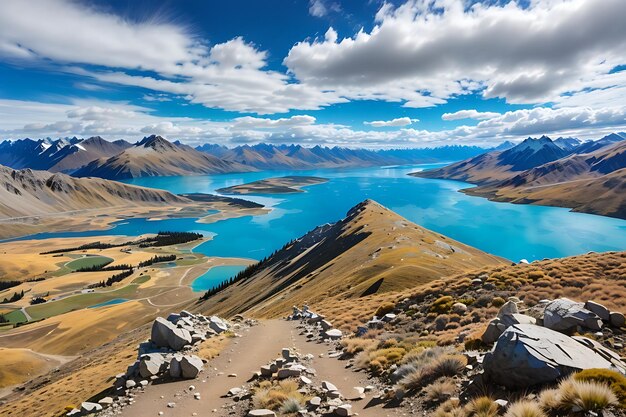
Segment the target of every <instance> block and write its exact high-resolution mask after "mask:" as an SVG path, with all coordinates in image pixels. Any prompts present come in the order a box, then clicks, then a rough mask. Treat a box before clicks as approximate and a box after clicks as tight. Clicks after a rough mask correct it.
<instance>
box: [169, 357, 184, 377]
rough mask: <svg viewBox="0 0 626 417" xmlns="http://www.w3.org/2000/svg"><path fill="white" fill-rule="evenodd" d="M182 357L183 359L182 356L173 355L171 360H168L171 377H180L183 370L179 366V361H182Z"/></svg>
mask: <svg viewBox="0 0 626 417" xmlns="http://www.w3.org/2000/svg"><path fill="white" fill-rule="evenodd" d="M182 359H183V357H182V356H174V357H173V358H172V360H171V361H170V368H169V372H170V376H171V377H172V378H180V377H182V374H183V371H182V369H181V367H180V362H181V361H182Z"/></svg>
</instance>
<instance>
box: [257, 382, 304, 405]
mask: <svg viewBox="0 0 626 417" xmlns="http://www.w3.org/2000/svg"><path fill="white" fill-rule="evenodd" d="M298 388H299V387H298V383H297V382H296V381H294V380H292V379H285V380H283V381H280V382H279V383H278V384H272V383H271V382H270V381H262V382H261V383H259V386H258V388H257V389H256V390H255V392H254V396H253V397H252V401H253V403H254V406H255V407H257V408H267V409H270V410H278V409H281V410H282V407H285V406H286V405H287V408H288V409H292V408H293V407H295V404H296V403H297V404H298V408H297V409H296V410H295V411H294V412H297V411H298V410H299V409H300V408H301V405H302V403H303V402H304V398H303V397H302V394H300V393H299V392H298ZM288 402H289V404H288ZM289 412H291V411H285V413H289Z"/></svg>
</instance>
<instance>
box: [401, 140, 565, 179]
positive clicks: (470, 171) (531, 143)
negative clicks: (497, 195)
mask: <svg viewBox="0 0 626 417" xmlns="http://www.w3.org/2000/svg"><path fill="white" fill-rule="evenodd" d="M568 154H569V151H567V150H565V149H563V148H561V147H560V146H558V145H557V144H556V143H554V142H553V141H552V140H551V139H550V138H548V137H547V136H542V137H541V138H539V139H533V138H528V139H526V140H524V141H523V142H522V143H520V144H519V145H517V146H514V147H513V148H510V149H507V150H505V151H502V152H498V151H493V152H488V153H485V154H482V155H479V156H476V157H474V158H470V159H466V160H464V161H460V162H457V163H454V164H451V165H448V166H445V167H442V168H437V169H433V170H428V171H421V172H415V173H413V174H411V175H413V176H416V177H422V178H441V179H450V180H458V181H466V182H470V183H472V184H492V183H496V182H498V181H502V180H504V179H507V178H510V177H511V176H514V175H515V174H516V173H519V172H522V171H525V170H528V169H531V168H534V167H536V166H539V165H543V164H545V163H547V162H551V161H555V160H557V159H560V158H563V157H564V156H566V155H568Z"/></svg>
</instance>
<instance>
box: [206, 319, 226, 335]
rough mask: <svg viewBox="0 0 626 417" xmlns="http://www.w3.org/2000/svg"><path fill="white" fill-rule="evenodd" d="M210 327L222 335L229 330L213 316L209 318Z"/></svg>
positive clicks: (220, 320) (222, 321)
mask: <svg viewBox="0 0 626 417" xmlns="http://www.w3.org/2000/svg"><path fill="white" fill-rule="evenodd" d="M209 327H210V328H211V330H213V331H214V332H216V333H222V332H225V331H226V330H228V325H227V324H226V323H224V320H222V319H220V318H219V317H217V316H211V318H209Z"/></svg>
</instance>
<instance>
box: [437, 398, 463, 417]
mask: <svg viewBox="0 0 626 417" xmlns="http://www.w3.org/2000/svg"><path fill="white" fill-rule="evenodd" d="M433 417H467V413H466V412H465V409H464V408H463V407H461V405H460V403H459V400H458V398H454V399H449V400H448V401H446V402H445V403H443V404H441V405H440V406H439V407H437V409H436V410H435V412H434V413H433Z"/></svg>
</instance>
